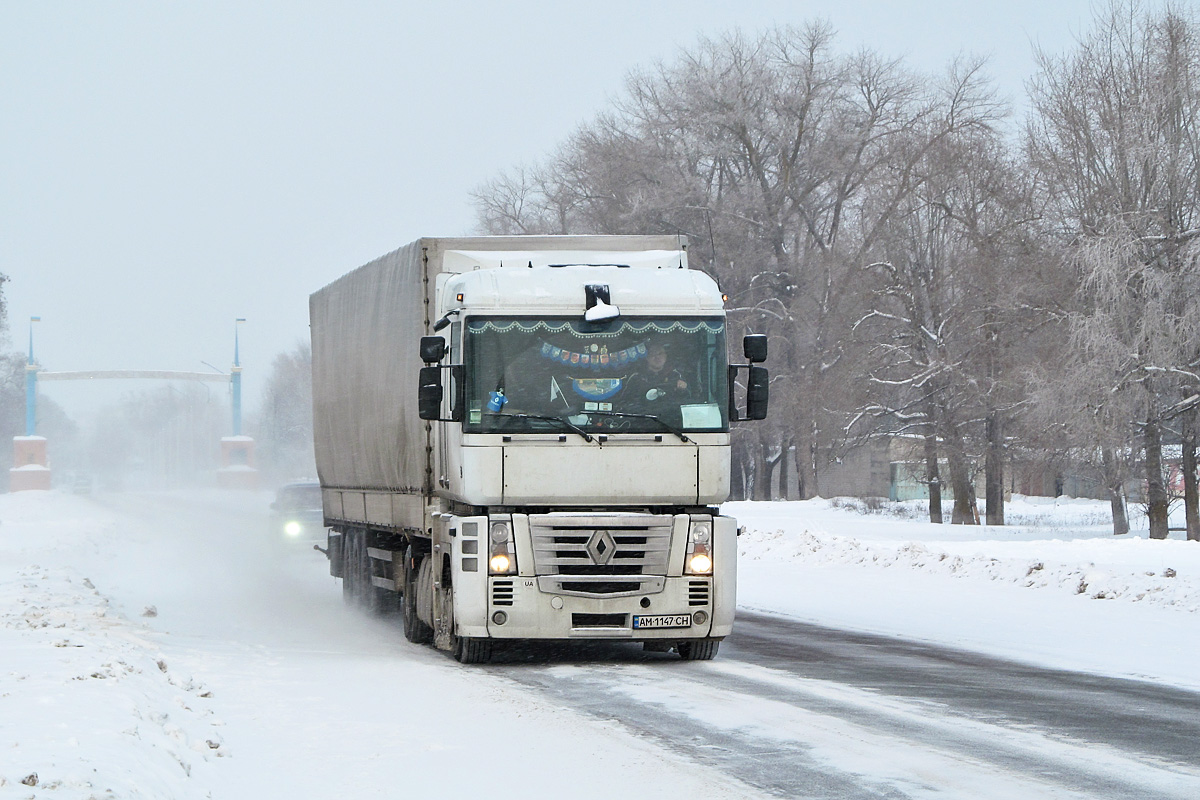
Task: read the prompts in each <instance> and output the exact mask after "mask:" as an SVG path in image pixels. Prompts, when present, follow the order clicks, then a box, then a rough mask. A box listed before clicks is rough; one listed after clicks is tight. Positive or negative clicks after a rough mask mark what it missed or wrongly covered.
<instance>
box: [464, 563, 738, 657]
mask: <svg viewBox="0 0 1200 800" xmlns="http://www.w3.org/2000/svg"><path fill="white" fill-rule="evenodd" d="M497 612H499V613H500V614H503V615H504V617H505V621H504V623H503V624H498V623H497V622H496V617H497ZM663 616H670V617H684V616H686V617H688V618H689V619H690V622H691V624H690V625H688V626H687V627H670V628H635V627H634V618H635V617H663ZM730 627H731V625H721V624H714V620H713V579H712V578H711V577H700V576H695V577H693V576H685V577H681V578H665V579H664V586H663V590H662V591H661V592H656V593H654V594H647V595H637V596H631V597H612V598H601V597H580V596H573V595H561V594H548V593H544V592H542V591H540V590H539V589H538V581H537V579H536V578H523V577H518V576H513V577H490V578H488V615H487V625H486V628H485V630H482V631H481V630H474V631H470V630H463V631H462V632H463V633H465V634H466V635H473V636H490V637H493V638H496V639H616V640H627V641H634V642H642V641H657V640H677V639H703V638H707V637H723V636H726V635H728V633H729V628H730Z"/></svg>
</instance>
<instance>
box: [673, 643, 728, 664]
mask: <svg viewBox="0 0 1200 800" xmlns="http://www.w3.org/2000/svg"><path fill="white" fill-rule="evenodd" d="M720 646H721V640H720V639H689V640H686V641H682V642H678V643H677V644H676V645H675V650H676V652H678V653H679V657H680V658H682V659H683V660H684V661H712V659H713V656H715V655H716V654H717V648H719V647H720Z"/></svg>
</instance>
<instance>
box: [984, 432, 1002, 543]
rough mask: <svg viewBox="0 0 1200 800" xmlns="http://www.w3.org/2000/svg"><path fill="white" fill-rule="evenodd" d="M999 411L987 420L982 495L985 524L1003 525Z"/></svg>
mask: <svg viewBox="0 0 1200 800" xmlns="http://www.w3.org/2000/svg"><path fill="white" fill-rule="evenodd" d="M1003 427H1004V426H1003V425H1002V423H1001V420H1000V412H999V411H995V410H993V411H991V412H989V413H988V418H987V455H986V456H985V457H984V462H983V470H984V493H985V501H986V503H987V524H988V525H1003V524H1004V430H1003Z"/></svg>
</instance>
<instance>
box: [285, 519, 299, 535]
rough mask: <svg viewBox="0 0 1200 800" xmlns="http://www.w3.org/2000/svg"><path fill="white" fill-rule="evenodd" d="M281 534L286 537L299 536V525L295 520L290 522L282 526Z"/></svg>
mask: <svg viewBox="0 0 1200 800" xmlns="http://www.w3.org/2000/svg"><path fill="white" fill-rule="evenodd" d="M283 532H284V533H286V534H287V535H288V536H299V535H300V523H299V522H296V521H295V520H292V521H291V522H289V523H288V524H286V525H284V526H283Z"/></svg>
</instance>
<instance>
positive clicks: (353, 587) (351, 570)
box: [341, 528, 361, 606]
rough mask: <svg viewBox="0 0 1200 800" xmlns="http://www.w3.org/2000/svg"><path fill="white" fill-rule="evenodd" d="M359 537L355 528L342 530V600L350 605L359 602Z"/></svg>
mask: <svg viewBox="0 0 1200 800" xmlns="http://www.w3.org/2000/svg"><path fill="white" fill-rule="evenodd" d="M358 539H359V535H358V531H356V530H354V529H353V528H349V529H347V530H344V531H342V547H341V550H342V600H343V601H345V603H346V605H348V606H357V605H358V604H359V595H360V591H359V589H358V586H357V584H358V581H359V580H361V577H360V575H359V569H358V546H357V545H358Z"/></svg>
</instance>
